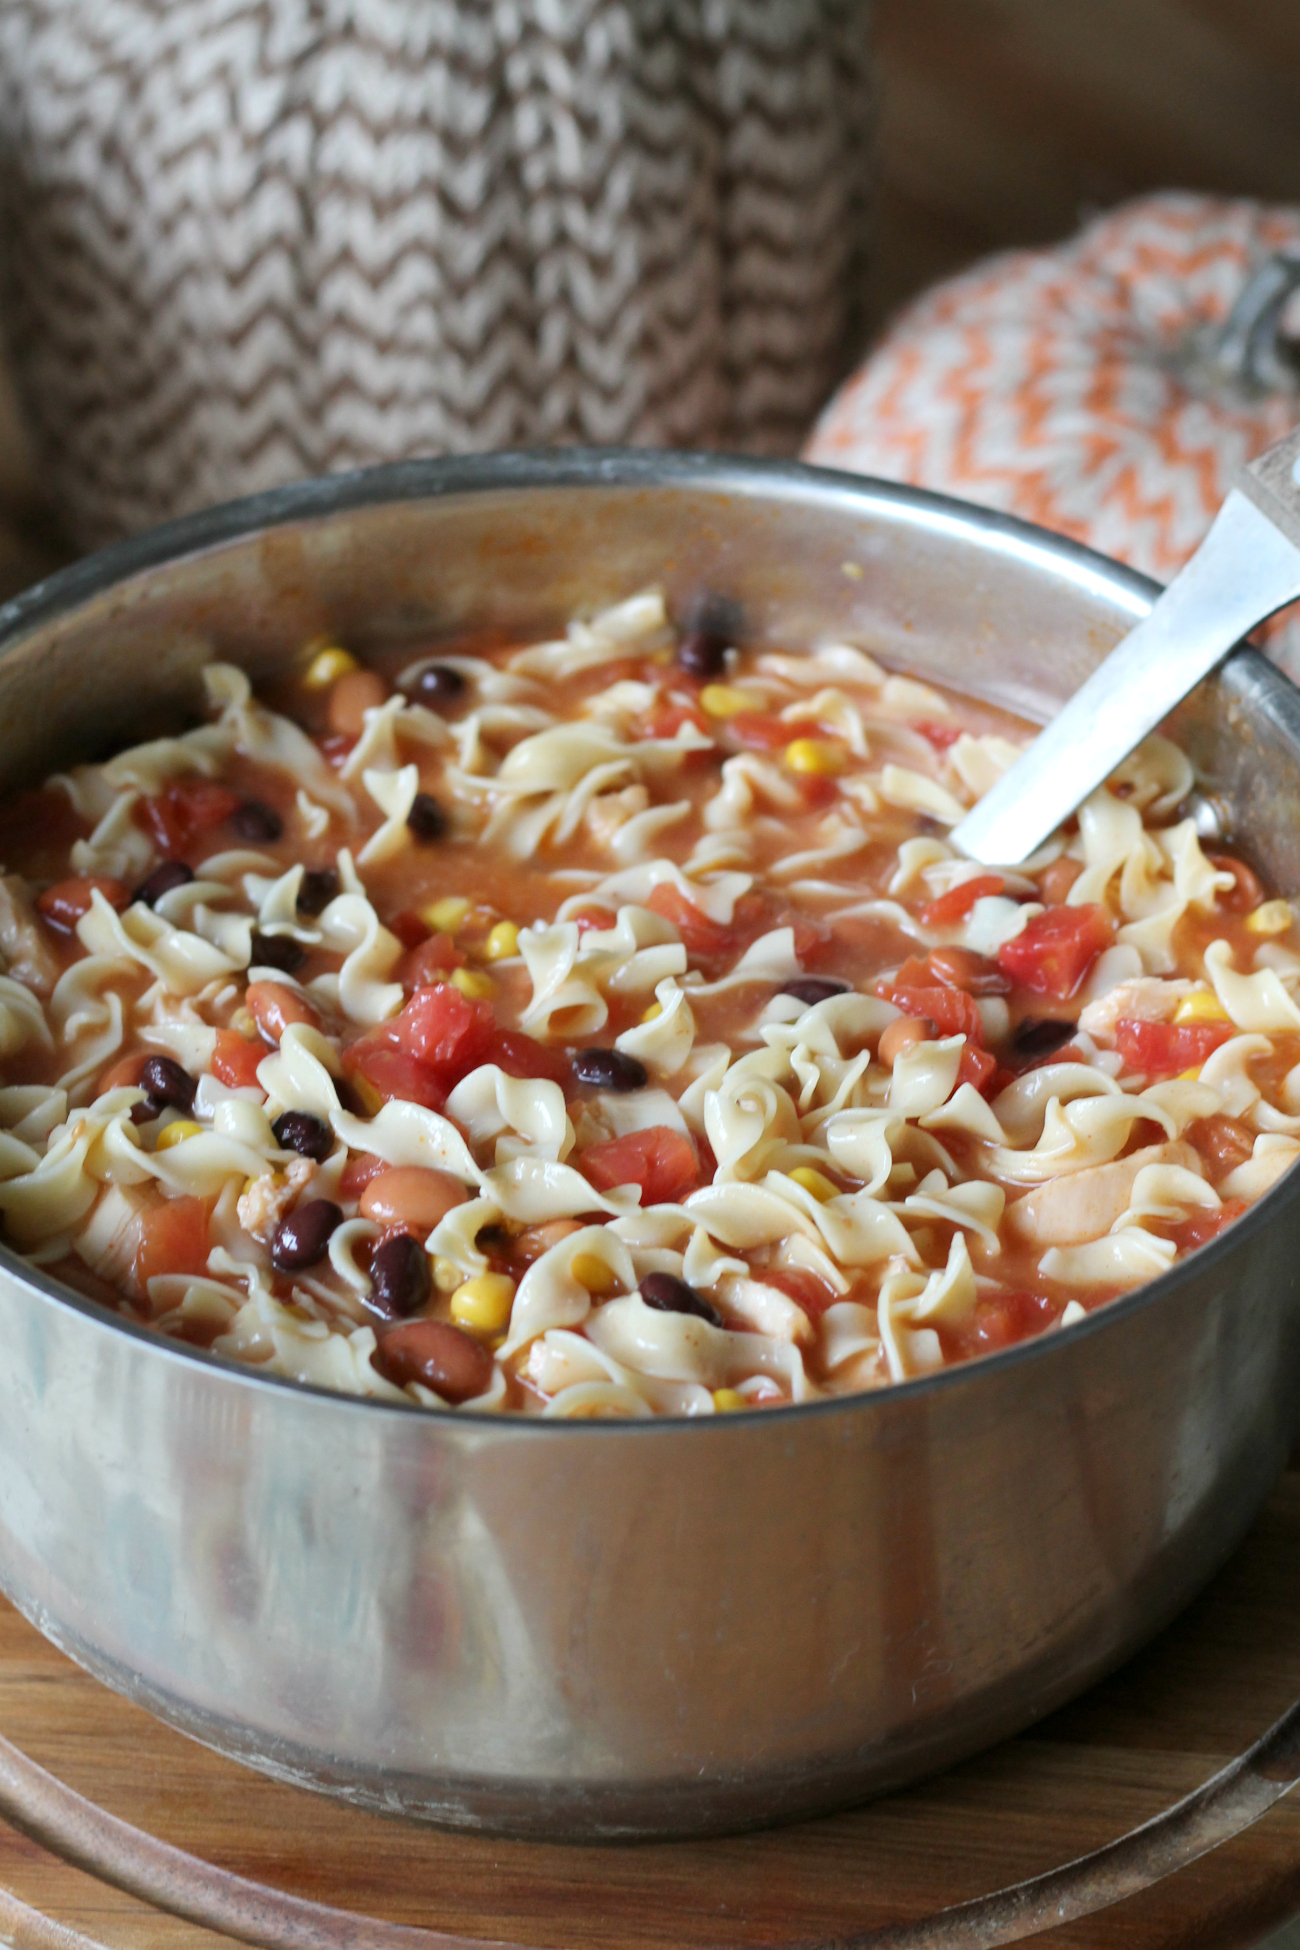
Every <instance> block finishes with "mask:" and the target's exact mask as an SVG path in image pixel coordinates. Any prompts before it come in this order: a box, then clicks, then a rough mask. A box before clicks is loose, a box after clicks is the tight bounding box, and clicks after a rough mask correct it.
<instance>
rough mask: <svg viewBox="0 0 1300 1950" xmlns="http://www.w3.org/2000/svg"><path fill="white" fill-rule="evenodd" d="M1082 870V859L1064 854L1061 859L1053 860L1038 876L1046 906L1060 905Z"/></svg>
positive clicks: (1039, 887) (1040, 891) (1040, 890)
mask: <svg viewBox="0 0 1300 1950" xmlns="http://www.w3.org/2000/svg"><path fill="white" fill-rule="evenodd" d="M1082 872H1083V863H1082V861H1080V860H1070V859H1067V858H1066V857H1065V855H1064V854H1062V856H1061V858H1060V859H1059V860H1053V862H1052V864H1051V866H1050V867H1044V868H1043V871H1042V872H1041V873H1040V874H1039V876H1038V891H1039V893H1040V894H1041V895H1042V899H1043V905H1044V907H1060V906H1061V905H1062V904H1063V902H1064V900H1065V897H1066V895H1067V894H1068V893H1069V891H1070V889H1071V887H1073V885H1074V883H1075V881H1076V880H1077V879H1078V878H1079V875H1080V874H1081V873H1082Z"/></svg>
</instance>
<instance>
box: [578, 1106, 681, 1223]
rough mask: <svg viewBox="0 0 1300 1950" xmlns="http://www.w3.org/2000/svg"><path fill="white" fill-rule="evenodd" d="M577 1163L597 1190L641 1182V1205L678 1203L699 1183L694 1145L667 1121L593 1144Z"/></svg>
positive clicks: (610, 1189) (609, 1189) (601, 1190)
mask: <svg viewBox="0 0 1300 1950" xmlns="http://www.w3.org/2000/svg"><path fill="white" fill-rule="evenodd" d="M577 1163H578V1169H579V1170H580V1171H581V1172H582V1173H583V1175H584V1176H585V1177H586V1178H588V1179H589V1180H590V1182H591V1183H592V1184H593V1185H594V1186H595V1187H596V1190H597V1191H598V1192H608V1191H612V1190H613V1189H614V1187H615V1186H616V1185H639V1186H640V1187H641V1203H642V1205H676V1203H677V1202H678V1200H679V1199H683V1198H685V1197H686V1194H687V1193H688V1192H693V1191H694V1190H695V1188H696V1186H697V1185H698V1184H699V1182H700V1173H699V1164H698V1161H697V1159H696V1156H695V1147H694V1145H693V1144H692V1143H691V1141H690V1139H689V1138H688V1137H685V1136H683V1134H682V1133H681V1132H680V1131H674V1130H673V1129H672V1128H671V1126H669V1125H667V1124H652V1125H651V1126H650V1128H649V1129H648V1130H645V1131H628V1132H627V1134H626V1135H625V1136H624V1137H616V1138H607V1139H606V1140H605V1141H604V1142H603V1143H602V1144H590V1145H588V1147H587V1149H586V1150H585V1151H583V1152H582V1153H581V1154H580V1155H579V1157H578V1160H577Z"/></svg>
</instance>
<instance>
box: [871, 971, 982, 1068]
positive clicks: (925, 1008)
mask: <svg viewBox="0 0 1300 1950" xmlns="http://www.w3.org/2000/svg"><path fill="white" fill-rule="evenodd" d="M900 972H901V971H900ZM876 993H877V995H881V996H883V997H884V998H885V1000H886V1001H887V1002H892V1003H893V1004H894V1007H895V1008H896V1009H901V1010H902V1012H903V1014H904V1015H905V1016H928V1017H929V1019H930V1021H931V1022H932V1023H933V1024H934V1026H935V1028H936V1029H937V1030H938V1032H939V1034H940V1035H941V1036H964V1037H965V1038H966V1041H967V1044H968V1045H971V1046H973V1047H974V1048H976V1049H983V1047H984V1018H983V1017H982V1016H981V1015H980V1012H979V1005H978V1003H977V1002H976V1000H975V998H974V996H973V995H967V993H966V991H965V989H949V988H939V987H938V986H936V987H933V988H901V987H899V985H898V980H897V977H895V979H894V981H893V982H881V983H879V984H878V985H877V988H876Z"/></svg>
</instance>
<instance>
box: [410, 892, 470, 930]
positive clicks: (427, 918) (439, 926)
mask: <svg viewBox="0 0 1300 1950" xmlns="http://www.w3.org/2000/svg"><path fill="white" fill-rule="evenodd" d="M469 909H470V903H469V902H468V901H467V900H465V899H463V898H462V896H461V895H460V894H447V895H446V896H445V897H444V898H443V899H442V900H440V901H430V902H429V903H428V905H427V907H422V908H420V909H419V910H418V911H419V915H420V919H421V920H422V921H423V922H424V925H425V927H426V928H432V929H433V930H434V932H435V933H437V934H455V932H456V930H457V928H458V927H459V926H460V924H461V922H462V921H463V920H464V919H465V916H466V915H467V914H468V913H469Z"/></svg>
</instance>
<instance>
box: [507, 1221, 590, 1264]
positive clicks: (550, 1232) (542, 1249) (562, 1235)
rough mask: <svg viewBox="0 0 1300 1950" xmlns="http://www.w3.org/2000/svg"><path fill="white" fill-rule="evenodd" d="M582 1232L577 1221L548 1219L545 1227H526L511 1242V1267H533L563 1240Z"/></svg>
mask: <svg viewBox="0 0 1300 1950" xmlns="http://www.w3.org/2000/svg"><path fill="white" fill-rule="evenodd" d="M581 1231H582V1226H581V1225H580V1223H579V1221H578V1220H577V1219H548V1220H547V1221H546V1223H545V1224H544V1225H537V1226H525V1227H524V1229H523V1231H522V1232H518V1233H516V1234H515V1237H514V1239H513V1240H512V1241H511V1251H510V1262H511V1265H513V1266H531V1265H532V1263H533V1261H534V1260H535V1259H540V1258H541V1256H542V1254H543V1253H549V1252H550V1250H551V1247H552V1246H558V1245H559V1243H560V1241H561V1239H567V1238H569V1237H570V1235H571V1234H572V1233H575V1232H581Z"/></svg>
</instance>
